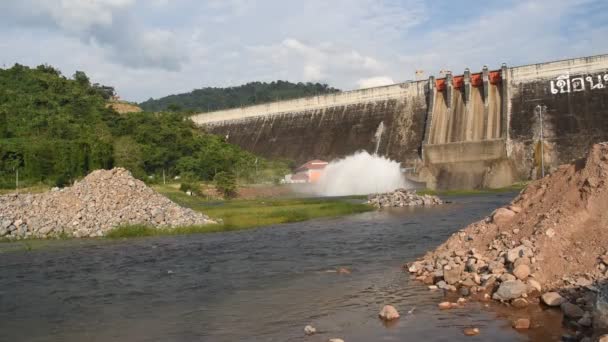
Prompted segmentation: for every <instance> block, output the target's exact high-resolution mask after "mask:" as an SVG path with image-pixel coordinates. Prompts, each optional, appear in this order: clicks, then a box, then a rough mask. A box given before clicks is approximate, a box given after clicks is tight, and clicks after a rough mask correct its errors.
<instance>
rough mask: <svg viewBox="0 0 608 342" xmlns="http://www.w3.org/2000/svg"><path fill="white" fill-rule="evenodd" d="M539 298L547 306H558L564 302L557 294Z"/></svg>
mask: <svg viewBox="0 0 608 342" xmlns="http://www.w3.org/2000/svg"><path fill="white" fill-rule="evenodd" d="M540 298H541V300H542V301H543V303H545V305H547V306H560V305H562V304H563V303H564V302H565V301H566V300H565V299H564V297H562V296H560V294H559V293H557V292H547V293H544V294H543V295H542V296H541V297H540Z"/></svg>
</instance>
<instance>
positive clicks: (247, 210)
mask: <svg viewBox="0 0 608 342" xmlns="http://www.w3.org/2000/svg"><path fill="white" fill-rule="evenodd" d="M154 188H155V189H156V190H157V191H159V192H160V193H162V194H163V195H165V196H167V197H168V198H170V199H171V200H173V201H175V202H176V203H178V204H180V205H182V206H184V207H188V208H192V209H194V210H196V211H200V212H203V213H205V214H206V215H209V216H210V217H211V218H213V219H218V220H221V223H219V224H212V225H204V226H188V227H180V228H172V229H156V228H152V227H147V226H142V225H133V226H123V227H118V228H116V229H115V230H113V231H112V232H110V233H109V234H108V235H107V237H109V238H126V237H140V236H155V235H175V234H195V233H211V232H223V231H233V230H241V229H248V228H255V227H262V226H268V225H274V224H281V223H292V222H301V221H306V220H310V219H314V218H321V217H337V216H343V215H349V214H356V213H362V212H366V211H370V210H373V208H372V207H370V206H368V205H366V204H362V203H358V202H356V201H352V200H350V199H347V198H345V199H325V198H316V199H259V200H232V201H207V200H204V199H202V198H201V197H196V196H188V195H186V194H184V193H183V192H181V191H179V190H178V189H176V188H175V187H173V186H155V187H154Z"/></svg>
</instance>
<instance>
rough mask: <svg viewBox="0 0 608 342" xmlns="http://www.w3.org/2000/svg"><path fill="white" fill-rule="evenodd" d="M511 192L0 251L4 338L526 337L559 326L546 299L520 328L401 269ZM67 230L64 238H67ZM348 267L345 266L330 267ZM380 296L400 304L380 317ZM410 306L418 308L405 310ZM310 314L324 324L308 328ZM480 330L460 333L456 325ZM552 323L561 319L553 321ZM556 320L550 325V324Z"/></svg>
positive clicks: (350, 341) (544, 335)
mask: <svg viewBox="0 0 608 342" xmlns="http://www.w3.org/2000/svg"><path fill="white" fill-rule="evenodd" d="M512 197H513V194H498V195H484V196H470V197H462V198H454V199H453V200H454V203H452V204H448V205H446V206H443V207H435V208H418V209H402V210H388V211H381V212H371V213H364V214H359V215H354V216H350V217H346V218H337V219H325V220H315V221H308V222H302V223H295V224H289V225H280V226H274V227H267V228H262V229H257V230H250V231H240V232H234V233H218V234H203V235H188V236H176V237H156V238H145V239H132V240H126V241H112V242H108V241H103V240H97V241H95V240H92V241H86V242H80V241H70V242H67V243H66V242H61V243H60V244H62V245H60V246H55V247H53V246H51V247H48V248H44V249H42V250H36V251H31V252H26V251H20V252H7V253H3V254H0V268H1V272H0V336H2V338H0V339H1V340H7V341H311V342H316V341H326V340H327V339H328V338H332V337H340V338H343V339H345V340H346V341H347V342H356V341H361V342H363V341H365V342H369V341H488V340H492V341H520V340H521V341H525V340H552V339H557V338H558V337H559V336H561V333H560V331H559V329H556V328H555V326H554V325H551V324H553V323H552V322H557V323H555V324H559V321H558V318H557V317H554V316H555V315H553V316H552V314H551V313H548V314H545V315H544V316H543V317H544V318H543V319H546V321H547V322H548V323H546V324H547V326H545V327H544V328H539V329H534V330H533V331H532V332H531V333H529V334H528V335H523V334H520V333H517V332H515V331H514V330H512V329H511V328H510V322H509V320H508V319H502V318H500V317H501V314H500V310H495V309H493V308H485V307H484V306H483V305H481V304H475V303H471V304H469V305H468V306H467V308H465V309H458V310H451V311H448V312H442V311H439V310H438V309H437V307H436V305H437V303H439V302H440V301H442V300H443V296H444V294H443V293H442V292H430V291H428V290H427V288H426V287H425V286H423V285H421V284H419V283H417V282H414V281H411V280H410V279H409V275H408V274H405V273H404V272H403V271H402V270H401V269H400V267H401V265H402V264H403V263H404V262H406V261H412V260H414V259H415V258H417V257H419V256H421V255H422V254H424V252H425V251H427V250H428V249H430V248H433V247H435V246H437V245H438V244H440V243H441V242H442V241H444V240H445V239H446V238H447V237H448V236H449V235H450V234H452V233H453V232H455V231H457V230H458V229H459V228H461V227H463V226H465V225H466V224H468V223H470V222H473V221H475V220H477V219H480V218H481V217H483V216H485V215H487V214H488V213H490V212H491V211H492V210H493V209H494V208H496V207H498V206H500V205H503V204H505V203H507V202H508V201H509V200H510V199H511V198H512ZM66 244H67V245H66ZM339 267H347V268H349V269H351V270H352V273H351V274H350V275H340V274H337V273H335V272H332V271H334V270H335V269H337V268H339ZM384 304H392V305H394V306H396V307H397V308H398V309H399V311H400V312H401V313H402V315H403V317H402V318H401V319H399V320H398V322H396V323H395V324H392V325H390V326H385V325H383V324H382V323H381V322H380V321H379V320H378V319H377V316H376V315H377V313H378V311H379V310H380V308H381V307H382V306H383V305H384ZM411 309H414V310H413V313H412V314H407V312H408V311H409V310H411ZM307 324H312V325H313V326H315V327H316V328H317V329H318V330H319V332H320V333H319V334H317V335H315V336H312V337H306V336H304V333H303V327H304V326H305V325H307ZM469 326H475V327H478V328H480V330H481V332H482V333H481V335H479V336H477V337H465V336H464V335H463V334H462V329H463V328H464V327H469ZM557 326H559V325H557ZM552 330H555V332H553V333H552V332H551V331H552Z"/></svg>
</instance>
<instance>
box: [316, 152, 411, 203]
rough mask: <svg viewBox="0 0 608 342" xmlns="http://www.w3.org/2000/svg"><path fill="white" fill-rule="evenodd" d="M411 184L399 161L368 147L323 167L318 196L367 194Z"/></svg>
mask: <svg viewBox="0 0 608 342" xmlns="http://www.w3.org/2000/svg"><path fill="white" fill-rule="evenodd" d="M400 188H411V185H410V184H409V183H408V182H407V180H406V179H405V177H404V176H403V174H402V173H401V167H400V165H399V163H398V162H396V161H393V160H390V159H388V158H385V157H380V156H378V155H375V154H374V155H371V154H369V153H368V152H367V151H361V152H357V153H355V154H354V155H351V156H348V157H345V158H344V159H338V160H334V161H332V162H331V163H329V165H327V167H326V168H325V170H324V171H323V174H322V175H321V178H320V179H319V181H318V183H317V184H315V193H316V194H317V195H319V196H348V195H368V194H372V193H382V192H390V191H393V190H396V189H400Z"/></svg>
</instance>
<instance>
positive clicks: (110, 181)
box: [0, 168, 214, 239]
mask: <svg viewBox="0 0 608 342" xmlns="http://www.w3.org/2000/svg"><path fill="white" fill-rule="evenodd" d="M0 215H2V218H0V229H1V228H2V227H1V226H5V225H6V224H9V226H8V227H6V228H10V229H7V232H6V234H5V235H7V234H10V237H9V238H12V239H14V238H24V237H27V238H29V237H32V238H48V237H56V236H57V235H58V234H60V233H63V234H65V235H67V236H70V237H97V236H102V235H105V234H106V233H107V232H108V231H110V230H112V229H113V228H115V227H117V226H120V225H134V224H142V225H148V226H153V227H178V226H190V225H204V224H208V223H214V221H212V220H210V219H209V217H207V216H205V215H203V214H201V213H198V212H195V211H193V210H191V209H188V208H182V207H180V206H178V205H177V204H176V203H174V202H172V201H171V200H169V199H168V198H166V197H164V196H162V195H160V194H158V193H157V192H156V191H154V190H152V189H151V188H149V187H148V186H146V184H144V183H143V182H141V181H139V180H137V179H135V178H133V176H132V175H131V173H130V172H129V171H127V170H126V169H123V168H115V169H112V170H97V171H93V172H91V173H90V174H89V175H88V176H86V177H85V178H84V179H83V180H81V181H79V182H76V183H75V184H74V185H73V186H71V187H68V188H64V189H62V190H61V191H50V192H46V193H41V194H33V195H32V194H15V195H7V196H0ZM9 217H10V218H11V219H10V220H9V219H8V218H9ZM7 221H11V222H10V223H7ZM9 232H10V233H9Z"/></svg>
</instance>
